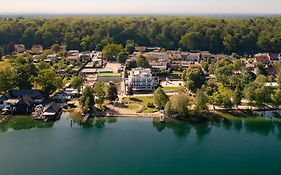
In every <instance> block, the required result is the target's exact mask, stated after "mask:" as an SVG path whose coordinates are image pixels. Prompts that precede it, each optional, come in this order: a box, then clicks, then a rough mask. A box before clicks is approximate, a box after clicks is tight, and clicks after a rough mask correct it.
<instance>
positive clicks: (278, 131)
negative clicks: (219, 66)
mask: <svg viewBox="0 0 281 175" xmlns="http://www.w3.org/2000/svg"><path fill="white" fill-rule="evenodd" d="M71 115H72V114H71V113H63V115H62V117H61V119H60V120H59V121H57V122H55V123H54V122H41V121H35V120H33V119H32V117H30V116H16V117H14V118H12V119H11V120H10V121H9V122H7V123H5V124H3V123H2V124H0V131H9V130H21V129H32V128H51V127H54V126H55V127H57V128H61V127H70V128H71V127H81V128H92V127H95V128H104V127H105V126H106V125H107V124H112V123H116V122H117V121H118V119H117V118H103V117H98V118H92V119H89V120H88V121H87V122H85V123H82V122H79V120H75V118H73V117H72V116H71ZM152 124H153V125H152V126H153V128H155V130H156V131H158V132H163V131H164V130H172V131H173V133H174V134H175V135H176V136H177V137H179V138H185V137H188V135H189V133H190V132H191V130H194V131H195V133H196V135H197V137H198V138H199V139H204V137H205V136H206V135H208V134H209V133H210V132H211V131H212V128H214V127H215V128H223V129H225V130H235V131H237V132H238V133H239V132H240V131H241V130H245V131H246V132H249V133H255V134H260V135H264V136H267V135H269V134H273V135H275V136H277V137H278V138H281V122H280V121H275V120H268V119H261V118H235V119H233V120H232V119H231V120H230V119H226V118H219V119H215V120H210V121H204V122H183V121H176V120H172V121H168V122H160V121H159V120H153V121H152Z"/></svg>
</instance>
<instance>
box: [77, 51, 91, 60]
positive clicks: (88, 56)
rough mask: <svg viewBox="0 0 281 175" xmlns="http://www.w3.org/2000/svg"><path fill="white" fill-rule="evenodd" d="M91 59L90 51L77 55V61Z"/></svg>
mask: <svg viewBox="0 0 281 175" xmlns="http://www.w3.org/2000/svg"><path fill="white" fill-rule="evenodd" d="M91 58H92V53H91V52H90V51H85V52H81V53H80V54H79V59H80V60H82V61H90V60H91Z"/></svg>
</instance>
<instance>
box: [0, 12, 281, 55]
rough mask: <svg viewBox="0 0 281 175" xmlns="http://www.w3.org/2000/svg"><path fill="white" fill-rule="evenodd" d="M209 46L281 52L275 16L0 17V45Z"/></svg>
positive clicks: (279, 23) (83, 47)
mask: <svg viewBox="0 0 281 175" xmlns="http://www.w3.org/2000/svg"><path fill="white" fill-rule="evenodd" d="M128 40H129V41H132V42H134V43H135V44H138V45H145V46H161V47H163V48H165V49H179V48H181V49H183V50H209V51H211V52H212V53H229V54H230V53H233V52H235V53H238V54H241V55H242V54H254V53H257V52H281V18H280V17H258V18H203V17H170V18H164V17H157V18H156V17H155V18H154V17H138V18H133V17H132V18H130V17H104V18H90V17H60V18H46V19H44V18H0V46H1V47H2V48H3V50H4V52H5V53H7V54H8V53H9V52H11V51H12V50H13V48H12V46H13V44H14V43H23V44H25V46H26V47H27V49H28V48H30V47H31V46H32V45H33V44H42V45H43V46H44V48H50V47H51V46H52V45H53V44H55V43H57V44H61V45H66V46H67V49H79V50H102V49H103V47H104V46H105V45H107V44H108V43H116V44H122V45H123V46H125V44H126V43H127V42H128Z"/></svg>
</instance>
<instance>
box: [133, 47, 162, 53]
mask: <svg viewBox="0 0 281 175" xmlns="http://www.w3.org/2000/svg"><path fill="white" fill-rule="evenodd" d="M160 51H161V47H146V46H136V47H135V52H142V53H144V52H160Z"/></svg>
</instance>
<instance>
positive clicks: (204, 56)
mask: <svg viewBox="0 0 281 175" xmlns="http://www.w3.org/2000/svg"><path fill="white" fill-rule="evenodd" d="M212 57H213V55H212V54H211V53H210V52H209V51H201V52H200V60H208V59H212Z"/></svg>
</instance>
